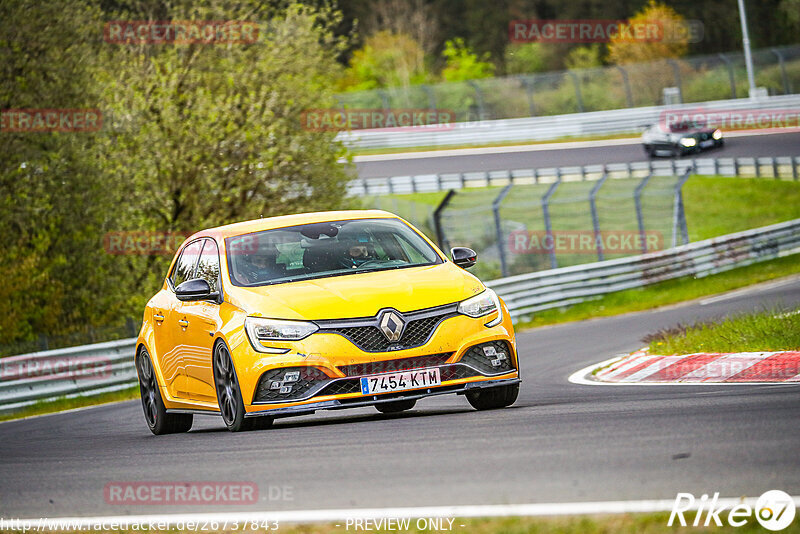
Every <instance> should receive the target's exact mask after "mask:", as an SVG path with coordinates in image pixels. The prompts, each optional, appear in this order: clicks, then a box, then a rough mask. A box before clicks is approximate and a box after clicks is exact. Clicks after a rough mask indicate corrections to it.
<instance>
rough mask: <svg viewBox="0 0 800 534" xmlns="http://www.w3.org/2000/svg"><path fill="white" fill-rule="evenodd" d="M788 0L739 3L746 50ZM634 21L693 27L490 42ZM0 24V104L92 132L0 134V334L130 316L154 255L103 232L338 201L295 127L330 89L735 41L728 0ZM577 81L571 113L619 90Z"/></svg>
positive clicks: (111, 10) (181, 13) (235, 4)
mask: <svg viewBox="0 0 800 534" xmlns="http://www.w3.org/2000/svg"><path fill="white" fill-rule="evenodd" d="M798 1H799V0H759V1H757V2H756V1H748V2H747V4H748V14H749V20H750V29H751V38H752V41H753V46H754V47H755V48H759V47H762V48H763V47H768V46H778V45H784V44H790V43H794V42H796V39H797V35H798V30H800V3H798ZM634 16H636V17H639V18H642V19H648V20H651V19H652V18H654V17H656V18H659V17H661V18H663V17H669V18H673V19H676V20H678V19H681V18H683V19H695V20H699V21H701V22H702V23H704V26H705V36H704V39H703V40H702V41H701V42H698V43H678V45H677V46H673V47H659V46H649V47H642V46H639V47H634V48H631V47H630V46H627V45H626V43H609V44H571V45H570V44H546V43H525V44H514V43H509V36H508V26H509V22H510V21H511V20H515V19H604V20H608V19H627V18H630V17H634ZM0 20H2V21H3V24H0V110H5V109H25V108H39V109H41V108H68V109H69V108H72V109H86V108H91V109H100V110H101V111H102V113H103V119H104V124H103V128H102V129H101V130H100V131H98V132H83V133H73V134H65V133H12V132H3V133H0V140H1V141H2V145H3V150H2V152H0V240H2V243H0V248H1V249H2V251H3V252H2V255H1V256H0V270H1V271H2V273H3V275H4V277H3V283H2V284H0V298H3V300H4V302H5V303H6V311H5V313H3V314H0V344H7V343H11V342H25V341H30V340H35V339H36V338H37V336H39V335H41V334H43V333H45V334H48V335H62V334H63V335H71V334H73V333H75V332H79V331H80V332H82V331H86V330H87V329H92V328H99V327H106V326H108V325H114V324H118V323H119V324H123V322H124V320H125V318H130V317H134V318H137V319H138V318H139V317H140V315H141V310H142V306H143V304H144V303H145V301H146V300H147V298H148V297H149V296H150V295H151V294H153V293H154V292H155V291H156V290H157V288H158V287H159V285H160V283H161V281H162V280H163V277H164V275H165V272H166V269H167V266H168V264H169V262H170V259H171V258H169V257H167V256H134V255H128V256H116V255H110V254H108V253H106V251H105V250H104V248H103V237H104V236H105V235H106V234H107V233H108V232H119V231H126V230H131V231H153V232H192V231H195V230H197V229H200V228H204V227H209V226H213V225H218V224H225V223H229V222H235V221H239V220H245V219H251V218H257V217H268V216H272V215H278V214H283V213H290V212H302V211H313V210H319V209H335V208H346V207H351V206H354V205H355V204H354V201H352V200H349V199H347V198H345V194H344V192H345V184H346V182H347V181H348V179H349V177H350V176H351V174H352V172H353V171H352V167H351V166H350V165H349V164H348V163H344V164H342V163H341V162H342V161H345V162H346V161H348V155H347V152H346V150H345V149H344V147H342V146H341V145H340V144H339V143H337V142H336V141H335V132H310V131H307V130H304V129H303V128H302V127H301V124H300V120H299V117H300V114H301V112H302V111H303V110H304V109H309V108H325V107H330V106H335V105H337V104H336V99H335V98H334V96H335V94H337V93H340V92H344V91H363V90H369V89H380V88H390V89H389V91H388V92H389V93H390V96H391V90H392V89H396V88H401V89H402V88H409V87H411V88H412V89H413V91H411V92H409V94H411V93H413V95H416V96H415V100H414V101H413V102H412V101H409V102H407V105H408V107H412V106H413V107H426V102H428V95H427V93H426V92H425V91H424V90H422V89H418V88H414V86H419V85H420V84H436V83H438V82H443V81H447V82H452V84H453V85H452V86H451V87H450V89H449V92H448V93H447V94H444V95H439V96H438V99H439V104H440V105H441V106H443V107H448V106H451V105H452V106H454V105H455V104H456V103H463V102H464V101H466V100H468V99H469V98H472V96H470V95H472V94H474V90H473V89H472V88H471V86H470V85H469V84H467V83H466V81H468V80H474V79H487V78H491V77H493V76H503V75H507V74H525V73H536V72H544V71H552V70H564V69H594V68H598V67H602V66H607V65H612V64H615V63H628V62H630V61H648V60H657V59H661V58H665V57H677V56H682V55H686V54H688V55H692V54H695V55H696V54H711V53H717V52H727V51H735V50H739V49H740V47H741V35H740V29H739V21H738V13H737V9H736V5H735V1H734V0H725V1H707V2H696V1H695V0H668V1H666V2H664V3H654V2H653V1H652V0H613V1H608V2H595V1H588V0H586V1H578V2H563V1H561V0H496V1H494V2H485V1H482V0H338V2H337V1H336V0H306V1H302V2H296V1H293V0H260V1H259V0H236V1H234V0H203V1H199V2H195V1H190V0H100V1H99V2H98V1H91V0H48V1H46V2H45V1H41V0H39V1H36V0H0ZM112 20H245V21H257V22H259V23H260V27H261V28H262V33H261V37H260V39H259V42H258V43H254V44H249V45H200V44H193V45H180V46H169V45H166V46H165V45H119V44H111V43H107V42H105V41H104V40H103V26H104V24H105V23H106V22H108V21H112ZM649 75H650V73H647V72H643V73H642V76H643V77H644V78H646V77H647V76H649ZM553 76H554V77H553V83H557V82H558V79H560V78H559V76H562V75H553ZM542 80H543V81H542V82H541V83H549V82H548V78H547V77H546V76H545V77H544V78H542ZM486 83H487V84H489V85H487V87H490V86H491V87H494V86H493V85H492V83H493V81H492V80H486ZM498 83H499V82H498ZM707 83H708V84H714V83H717V81H716V80H714V79H712V78H709V79H708V81H707ZM598 87H600V85H598ZM453 88H455V89H453ZM459 88H461V89H460V90H461V92H462V93H463V94H459V92H458V91H457V90H456V89H459ZM501 89H502V88H501V87H500V86H498V89H497V91H496V93H497V94H498V95H499V97H501V98H505V96H504V95H505V93H504V92H503V91H502V90H501ZM689 89H690V88H689ZM689 89H687V93H688V92H689ZM700 89H702V88H700ZM433 90H434V91H435V90H436V88H435V87H434V89H433ZM585 92H586V97H585V98H586V99H587V102H588V104H587V105H589V106H590V107H602V106H605V100H608V99H609V98H612V97H613V98H614V102H612V103H611V104H609V105H614V106H616V105H617V103H618V101H619V102H622V97H620V96H619V95H616V96H615V95H610V96H609V94H608V91H606V90H604V89H602V88H600V89H598V90H596V91H594V92H592V88H591V87H589V86H587V87H586V89H585ZM700 92H701V93H702V92H704V91H700ZM553 94H554V95H555V96H554V97H553V98H556V99H557V98H560V99H564V98H566V99H572V98H574V97H573V96H572V95H570V94H567V93H564V92H563V91H562V92H554V93H553ZM413 95H412V96H413ZM417 97H418V98H417ZM448 99H449V100H448ZM593 99H596V100H603V102H601V103H596V104H595V103H593V102H594V100H593ZM417 100H418V101H417ZM450 100H452V101H453V102H450ZM371 105H372V106H374V107H381V105H382V103H381V102H379V101H376V102H372V103H371ZM538 105H540V106H541V107H542V110H541V113H547V111H548V109H549V108H548V106H551V107H552V108H553V109H562V108H564V107H565V106H566V107H569V106H570V105H571V103H570V102H566V103H564V102H560V101H554V102H548V101H547V99H546V98H544V97H543V98H542V99H541V102H540V103H539V104H538ZM452 106H451V107H452ZM128 326H130V324H129V325H128Z"/></svg>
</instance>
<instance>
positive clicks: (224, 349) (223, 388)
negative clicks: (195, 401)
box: [214, 341, 273, 432]
mask: <svg viewBox="0 0 800 534" xmlns="http://www.w3.org/2000/svg"><path fill="white" fill-rule="evenodd" d="M214 384H215V386H216V390H217V402H218V403H219V411H220V413H221V414H222V420H223V421H224V422H225V426H227V427H228V430H230V431H231V432H241V431H247V430H264V429H266V428H269V427H270V426H272V421H273V419H272V417H263V416H262V417H247V418H246V417H245V411H244V401H243V400H242V390H241V389H240V388H239V379H238V378H237V377H236V369H234V367H233V360H232V359H231V353H230V352H229V351H228V346H227V345H225V343H224V342H223V341H220V342H219V343H217V345H216V347H214Z"/></svg>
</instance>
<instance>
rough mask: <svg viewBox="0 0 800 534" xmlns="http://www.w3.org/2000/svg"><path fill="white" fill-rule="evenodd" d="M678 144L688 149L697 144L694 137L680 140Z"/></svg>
mask: <svg viewBox="0 0 800 534" xmlns="http://www.w3.org/2000/svg"><path fill="white" fill-rule="evenodd" d="M680 143H681V144H682V145H683V146H685V147H686V148H689V147H693V146H695V145H696V144H697V139H695V138H694V137H684V138H682V139H681V140H680Z"/></svg>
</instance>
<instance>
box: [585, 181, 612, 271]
mask: <svg viewBox="0 0 800 534" xmlns="http://www.w3.org/2000/svg"><path fill="white" fill-rule="evenodd" d="M606 178H608V172H604V173H603V176H602V178H600V179H599V180H598V181H597V183H596V184H594V187H592V190H591V191H590V192H589V208H590V209H591V211H592V227H593V229H594V243H595V246H596V247H597V261H603V260H604V259H605V256H604V254H603V238H602V236H601V235H600V217H599V216H598V215H597V193H598V192H599V191H600V188H601V187H603V183H604V182H605V181H606Z"/></svg>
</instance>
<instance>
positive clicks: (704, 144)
mask: <svg viewBox="0 0 800 534" xmlns="http://www.w3.org/2000/svg"><path fill="white" fill-rule="evenodd" d="M713 144H714V141H713V140H712V139H709V140H708V141H702V142H701V143H700V146H701V147H703V148H706V147H709V146H711V145H713Z"/></svg>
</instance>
